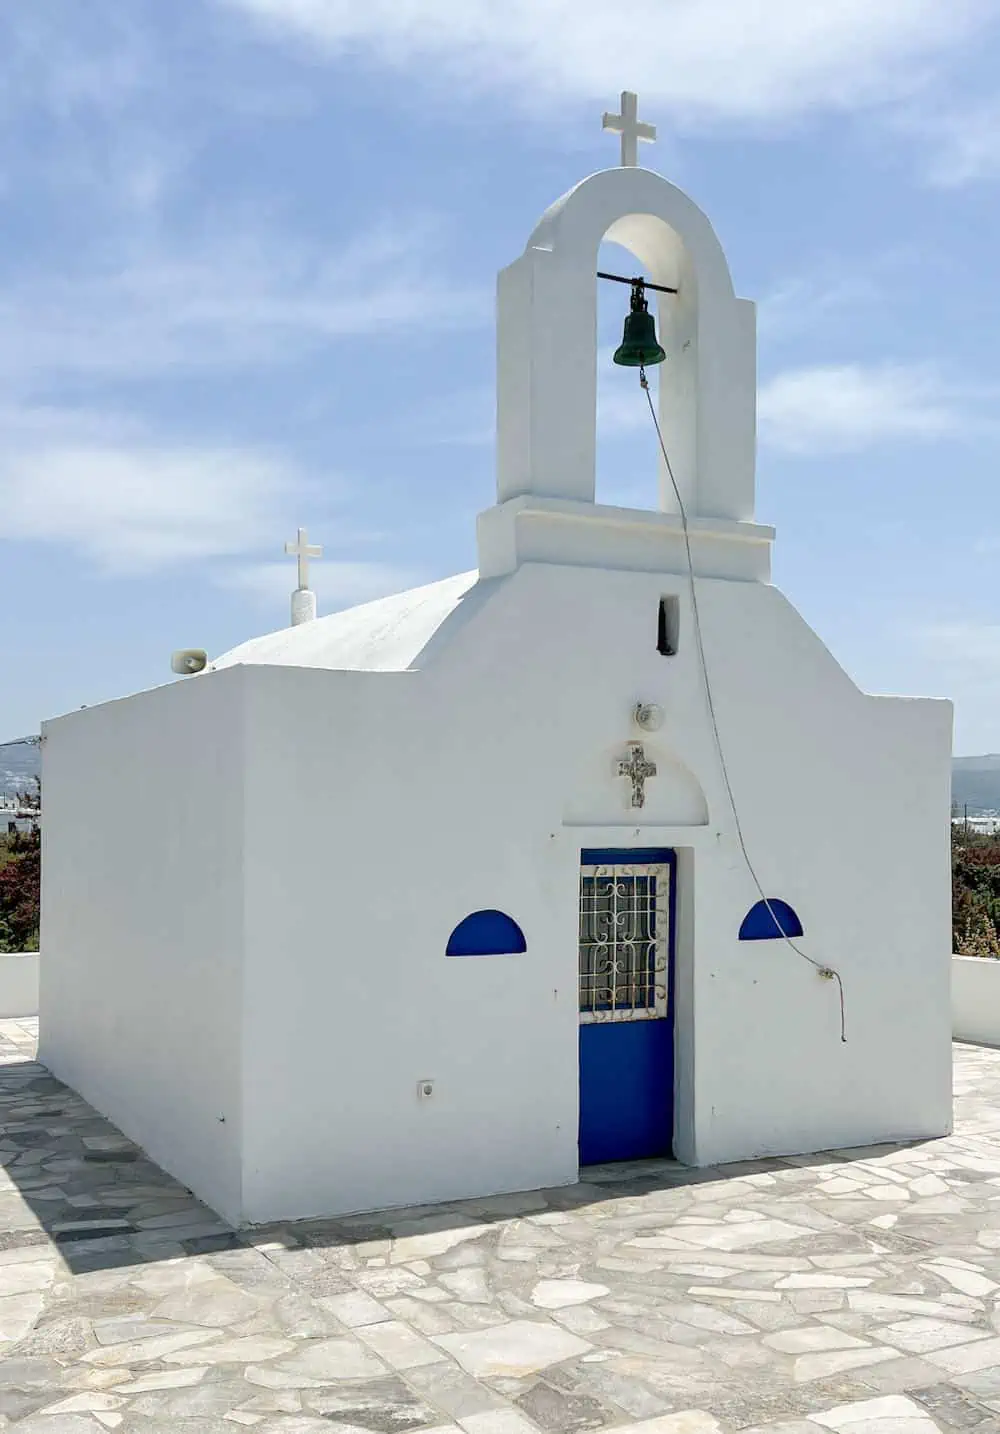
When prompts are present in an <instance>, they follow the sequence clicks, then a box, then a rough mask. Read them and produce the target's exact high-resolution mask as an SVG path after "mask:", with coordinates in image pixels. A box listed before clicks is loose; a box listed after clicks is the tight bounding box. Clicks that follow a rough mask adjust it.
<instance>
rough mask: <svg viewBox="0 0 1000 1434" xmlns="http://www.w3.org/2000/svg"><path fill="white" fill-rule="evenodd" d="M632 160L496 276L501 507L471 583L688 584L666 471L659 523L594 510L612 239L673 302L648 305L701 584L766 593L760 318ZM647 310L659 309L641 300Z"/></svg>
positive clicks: (682, 213)
mask: <svg viewBox="0 0 1000 1434" xmlns="http://www.w3.org/2000/svg"><path fill="white" fill-rule="evenodd" d="M624 99H625V97H623V101H624ZM623 114H624V104H623ZM607 118H609V117H607V116H606V119H607ZM610 118H612V119H615V118H617V119H619V120H621V117H610ZM608 127H614V126H608ZM647 128H650V129H651V126H650V127H647ZM640 137H641V138H650V137H651V136H650V135H641V136H640ZM633 148H634V147H633ZM624 152H625V147H624V132H623V155H624ZM630 158H631V163H627V162H626V163H623V165H622V166H620V167H619V168H616V169H608V170H601V171H600V172H599V173H597V174H592V175H591V176H590V177H589V178H588V179H585V180H583V181H582V182H581V183H580V184H578V185H577V186H576V187H575V188H574V189H571V190H570V191H569V192H568V193H567V194H565V195H563V197H562V198H561V199H559V200H557V201H556V203H555V204H553V205H552V206H551V208H550V209H548V210H547V211H546V212H545V214H543V215H542V218H541V219H540V220H539V222H538V224H537V225H536V227H535V229H534V231H533V233H532V234H531V236H530V238H529V239H528V243H527V246H526V248H525V251H524V253H523V254H522V255H521V256H520V258H518V259H515V261H514V262H513V263H512V264H510V265H509V266H508V267H507V268H506V269H504V270H502V271H501V273H500V275H499V279H498V284H497V504H496V506H495V507H493V508H491V509H488V510H487V511H486V512H485V513H483V514H481V515H480V519H479V551H480V572H481V573H482V574H483V576H497V575H499V574H500V573H503V572H510V571H512V570H513V569H514V568H516V567H517V566H518V565H519V564H520V563H521V562H524V561H536V562H538V561H541V562H546V561H548V562H557V563H571V564H576V565H579V564H583V565H587V566H594V565H596V566H606V567H613V568H633V569H635V568H638V569H642V570H647V571H667V572H683V571H684V570H685V562H686V559H685V557H684V551H683V533H682V530H681V524H680V513H679V511H678V504H677V501H676V498H675V496H674V492H673V485H672V484H671V483H670V481H669V477H668V474H667V473H666V471H665V466H664V465H663V464H662V462H661V470H662V471H661V473H660V483H659V505H658V509H657V510H656V511H654V512H649V511H646V510H639V509H626V508H612V507H607V506H601V505H598V504H596V503H595V501H594V493H595V465H596V421H597V287H596V286H597V284H598V282H600V281H599V280H598V278H597V256H598V250H599V248H600V245H601V243H602V241H603V240H605V239H608V240H612V241H614V242H615V243H616V244H620V245H622V246H623V247H624V248H626V249H628V250H629V251H630V253H632V254H633V255H634V256H635V258H636V260H637V262H638V264H639V265H640V266H641V269H642V271H643V277H644V278H645V279H647V280H648V281H650V284H651V285H656V286H659V287H660V288H661V289H669V290H674V291H676V292H673V293H657V294H656V300H657V303H656V308H657V314H656V319H657V327H658V330H659V336H660V342H661V344H662V345H663V348H664V349H665V351H666V361H665V363H664V364H663V365H662V367H661V369H660V383H659V415H658V417H659V422H660V426H661V429H662V432H663V436H664V440H665V443H666V445H667V449H668V452H669V454H670V461H671V466H672V468H673V472H674V476H675V478H676V480H677V485H678V488H679V490H680V493H681V497H682V500H683V503H684V508H685V511H686V514H687V519H688V524H689V533H690V538H691V549H692V556H693V559H694V563H695V567H696V570H697V571H698V572H700V573H702V574H703V575H705V576H718V577H732V578H741V579H744V580H747V579H748V580H763V581H767V579H768V577H769V573H770V544H771V540H772V539H773V536H774V533H773V529H771V528H767V527H763V526H761V525H758V524H757V523H755V522H754V464H755V442H756V434H755V425H756V314H755V309H754V305H753V304H752V303H751V302H749V301H748V300H746V299H740V298H737V297H736V295H735V293H734V292H733V285H732V279H731V277H730V274H729V267H728V264H727V263H726V258H725V255H724V253H723V251H722V247H721V245H720V244H719V241H718V239H717V238H716V236H715V233H714V232H713V230H712V227H711V225H710V223H709V221H708V219H707V218H706V216H705V215H704V214H703V213H702V211H701V210H700V209H699V208H698V207H697V205H695V204H694V203H693V201H692V200H691V199H689V198H688V197H687V195H686V194H684V193H683V192H682V191H681V190H679V189H678V188H677V187H676V186H675V185H673V184H670V183H669V182H668V181H667V180H666V179H664V178H663V177H662V176H661V175H658V174H655V173H653V172H652V171H651V170H647V169H640V168H638V167H637V166H636V164H635V159H634V156H633V154H632V151H631V150H630ZM624 292H626V293H627V290H626V291H624ZM646 297H647V299H648V300H649V301H650V304H651V306H652V301H653V293H652V292H651V291H650V290H647V293H646ZM624 307H625V306H624V305H623V309H624ZM636 387H637V392H636V402H637V403H639V402H643V399H642V395H641V393H640V391H639V389H638V380H637V384H636Z"/></svg>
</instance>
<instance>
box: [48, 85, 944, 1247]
mask: <svg viewBox="0 0 1000 1434" xmlns="http://www.w3.org/2000/svg"><path fill="white" fill-rule="evenodd" d="M606 126H607V127H611V128H615V129H617V130H618V131H619V132H620V133H621V135H622V164H621V165H620V166H619V167H617V168H614V169H608V170H604V171H602V172H600V173H597V174H593V175H591V176H590V177H589V178H587V179H584V180H583V181H582V182H581V183H580V184H578V185H577V186H576V187H575V188H574V189H572V190H570V191H569V193H567V194H565V195H563V197H562V198H561V199H559V200H557V201H556V203H555V204H553V205H552V207H551V208H550V209H548V210H547V211H546V213H545V214H543V215H542V217H541V219H540V220H539V222H538V224H537V226H536V227H535V229H534V230H533V232H532V233H531V235H530V236H529V238H528V242H527V245H526V248H525V250H524V253H523V254H521V255H520V256H519V257H518V258H516V259H515V260H514V262H513V263H512V264H510V265H509V267H507V268H506V269H504V270H503V272H502V273H501V274H500V276H499V283H498V290H497V343H498V379H497V500H496V503H495V505H494V506H493V507H492V508H489V509H488V510H487V511H486V512H484V513H482V514H481V515H480V517H479V521H478V553H479V568H478V571H477V572H472V573H465V574H462V575H460V576H458V577H453V578H448V579H446V580H445V581H443V582H438V583H433V584H431V585H430V586H428V587H423V588H418V589H417V590H415V591H412V592H406V593H401V594H399V595H397V596H394V597H389V598H385V599H383V600H381V601H378V602H373V603H367V604H365V605H364V606H362V607H358V608H354V609H352V610H350V611H347V612H338V613H334V614H332V615H331V616H327V617H319V618H315V619H313V612H314V607H313V605H312V604H311V603H310V601H309V596H308V594H305V595H304V594H303V593H300V594H298V595H297V600H296V604H297V605H296V609H295V616H296V621H295V622H294V623H293V625H292V626H290V627H289V628H286V629H284V630H282V631H279V632H275V633H271V634H269V635H267V636H263V637H258V638H255V639H253V640H251V641H249V642H246V643H244V644H242V645H241V646H240V647H237V648H235V649H234V650H233V651H231V652H228V653H226V654H225V655H223V656H221V657H217V658H215V659H214V660H213V661H211V662H209V663H208V664H207V666H206V667H205V669H204V670H203V671H201V672H199V673H198V675H196V676H192V677H188V678H185V679H183V680H181V681H177V682H173V683H170V684H168V685H165V686H162V687H158V688H156V689H154V690H152V691H147V692H140V693H137V694H135V695H133V696H131V697H127V698H125V699H123V700H121V701H116V702H109V703H106V704H104V705H102V706H98V707H92V708H89V709H86V710H82V711H78V712H73V713H71V714H69V715H67V716H64V717H60V718H58V719H56V720H54V721H50V722H48V723H47V724H46V725H45V728H44V744H43V753H44V786H45V802H46V821H45V826H44V837H43V840H44V856H43V871H44V882H43V893H42V939H41V946H42V953H43V959H42V990H41V1048H40V1059H41V1060H42V1061H44V1063H45V1064H46V1065H47V1066H48V1067H49V1068H50V1069H51V1070H52V1071H53V1072H54V1073H55V1074H56V1075H57V1076H59V1077H60V1078H61V1079H62V1080H64V1081H66V1082H68V1083H69V1084H70V1085H71V1086H73V1087H74V1088H75V1089H76V1090H78V1091H80V1092H81V1093H82V1094H83V1095H84V1096H85V1097H86V1098H87V1099H88V1100H89V1101H90V1102H92V1104H93V1105H95V1106H96V1107H97V1109H98V1110H99V1111H101V1112H102V1113H104V1114H105V1115H107V1116H109V1117H110V1118H111V1120H113V1121H114V1122H115V1123H116V1124H117V1125H118V1126H120V1127H121V1129H122V1130H123V1131H124V1132H125V1133H126V1134H127V1135H129V1136H130V1137H132V1138H133V1139H134V1140H136V1141H137V1142H139V1143H140V1144H141V1145H142V1146H143V1147H144V1148H145V1149H146V1150H147V1151H148V1152H149V1154H150V1155H151V1156H152V1157H153V1158H154V1159H155V1160H157V1161H158V1162H159V1163H160V1164H161V1165H162V1166H164V1167H165V1168H166V1169H167V1170H168V1171H169V1172H171V1173H172V1174H173V1175H175V1176H176V1177H177V1178H178V1179H179V1180H181V1181H183V1182H184V1184H186V1185H187V1186H189V1187H190V1188H191V1189H192V1190H194V1191H195V1193H196V1194H198V1195H199V1196H201V1197H202V1198H203V1199H204V1200H205V1201H207V1203H208V1204H209V1205H211V1206H213V1207H214V1208H215V1209H217V1210H218V1211H220V1212H221V1214H222V1215H223V1216H225V1217H226V1218H227V1219H228V1220H229V1221H231V1222H232V1223H234V1224H250V1223H256V1222H262V1221H267V1220H272V1219H278V1218H294V1217H299V1216H303V1217H304V1216H320V1215H332V1214H340V1213H346V1212H357V1211H368V1210H375V1209H379V1208H383V1207H388V1206H400V1205H408V1204H417V1203H426V1202H432V1201H438V1200H446V1199H452V1198H456V1197H461V1196H477V1195H491V1194H496V1193H499V1192H506V1191H516V1190H526V1189H531V1188H536V1187H545V1186H555V1185H560V1184H567V1183H571V1182H574V1181H576V1180H577V1179H578V1178H579V1171H580V1167H581V1165H583V1166H586V1165H590V1164H593V1163H601V1162H609V1161H629V1160H639V1159H644V1158H649V1157H670V1156H672V1157H674V1158H675V1159H676V1160H678V1161H681V1162H684V1163H687V1164H690V1165H698V1166H703V1165H714V1164H717V1163H721V1162H727V1161H735V1160H742V1159H746V1158H749V1157H755V1156H760V1155H766V1154H788V1153H800V1152H811V1151H818V1150H826V1149H831V1148H836V1147H854V1146H860V1145H865V1144H869V1143H874V1142H882V1141H895V1140H913V1139H917V1138H921V1137H928V1136H936V1135H942V1134H944V1133H946V1132H947V1131H948V1130H949V1129H950V1124H951V1038H950V1008H949V959H950V935H951V932H950V885H949V847H948V843H949V830H948V828H949V823H948V814H949V800H950V794H949V782H950V752H951V707H950V704H948V703H946V702H939V701H926V700H922V699H921V700H911V699H903V698H895V697H873V696H869V695H867V694H865V693H863V692H861V691H859V690H858V688H857V687H856V686H855V684H854V683H853V682H852V681H851V679H850V678H849V677H848V676H847V675H846V674H845V672H844V671H843V670H842V669H841V668H840V667H839V666H838V665H837V662H836V661H835V659H834V658H833V657H832V656H831V654H830V653H829V652H828V651H827V649H826V648H825V647H824V645H823V643H822V641H821V640H820V639H819V638H818V637H817V636H816V634H815V633H814V632H812V631H811V629H810V628H809V627H808V626H807V624H806V623H805V622H804V621H803V619H802V618H801V617H800V616H799V614H798V613H797V612H796V611H795V609H794V608H793V607H792V605H791V604H790V603H789V602H788V600H787V599H786V598H785V597H784V596H783V595H782V594H781V593H780V592H779V591H778V589H777V588H775V587H774V586H772V584H771V582H770V562H771V546H772V543H773V541H774V530H773V529H772V528H770V527H768V526H766V525H764V524H762V523H758V522H757V521H756V518H755V512H754V484H755V473H754V465H755V397H756V377H755V363H756V358H755V343H756V341H755V311H754V306H753V304H752V303H750V302H749V301H747V300H745V299H741V298H737V297H736V295H735V293H734V291H733V285H732V280H731V278H730V274H729V269H728V266H727V263H726V258H725V255H724V254H723V252H722V249H721V247H720V245H719V243H718V240H717V239H716V237H715V234H714V233H713V230H712V227H711V225H710V223H709V221H708V219H707V218H706V217H705V215H704V214H703V213H702V212H701V211H700V210H699V209H698V208H697V206H696V205H695V204H694V203H693V202H692V201H691V200H690V199H689V198H688V197H687V196H686V195H685V194H683V193H682V192H681V191H680V190H679V189H677V188H676V187H675V186H674V185H672V184H670V183H668V181H667V180H665V179H663V178H661V177H660V176H659V175H657V174H655V173H653V172H651V171H650V170H646V169H642V168H639V167H638V166H637V164H636V140H637V139H638V138H647V137H651V134H650V129H649V127H645V126H640V125H639V124H638V122H637V120H636V111H635V104H634V97H633V96H631V95H626V96H623V105H622V112H621V115H620V116H613V117H612V116H607V117H606ZM604 240H612V241H614V242H615V243H616V244H618V245H621V246H624V248H625V249H627V250H629V251H630V252H631V254H632V255H633V256H634V260H635V266H636V273H637V274H638V273H641V275H642V277H643V278H644V280H645V281H646V283H645V287H642V286H639V285H636V284H632V283H631V280H632V277H633V276H629V275H624V276H621V277H623V278H625V279H626V280H628V281H629V283H630V284H631V288H627V287H625V286H622V287H621V289H620V293H621V296H622V299H623V301H625V300H628V299H629V297H630V294H631V303H632V309H633V312H632V314H631V318H630V323H631V324H632V329H631V337H630V339H629V336H628V335H627V336H626V344H625V345H624V347H625V348H626V349H629V343H630V344H631V348H630V350H629V352H626V353H625V355H624V358H625V360H626V361H627V362H630V363H632V364H634V365H638V363H639V362H644V363H648V364H650V365H652V364H653V363H654V362H655V361H656V360H657V358H658V357H659V355H658V353H657V352H655V351H654V349H652V348H650V347H649V343H650V342H651V343H652V345H654V346H655V343H656V335H652V336H651V335H650V320H651V319H652V318H653V317H654V315H653V314H652V313H650V315H649V317H648V318H647V317H646V315H645V313H644V311H643V304H644V303H645V302H648V303H650V304H651V305H653V306H654V307H655V323H656V332H657V334H658V338H659V342H660V344H662V346H663V350H664V351H665V354H666V362H665V363H663V364H662V366H661V367H660V368H659V392H658V400H657V403H656V406H655V408H654V407H653V404H652V398H651V396H650V399H649V402H650V407H651V412H650V424H651V432H652V422H653V416H654V414H655V417H656V419H657V421H658V423H659V428H660V432H661V434H662V438H663V450H662V451H663V453H664V455H665V457H664V461H663V462H662V465H661V468H662V471H661V473H660V496H659V506H658V508H657V510H656V511H646V510H637V509H630V508H620V507H610V506H602V505H598V504H597V503H595V486H594V481H595V480H594V473H595V408H596V365H597V349H596V304H597V299H596V294H597V285H598V283H603V282H605V281H604V280H599V279H598V278H597V269H598V250H599V248H600V245H601V243H602V241H604ZM622 308H623V313H624V312H625V308H626V304H625V302H623V305H622ZM635 372H636V384H637V389H636V402H637V404H642V405H645V404H646V402H647V393H649V394H650V395H651V390H642V389H640V388H639V373H640V370H639V368H638V367H636V368H635ZM304 546H305V544H304V543H300V544H299V547H300V548H301V547H304ZM303 556H305V554H304V555H303ZM850 582H851V577H850V560H849V555H847V554H845V555H844V564H843V584H844V588H845V592H846V591H847V589H848V588H849V585H850ZM302 587H303V588H304V587H305V583H304V582H303V583H302ZM275 774H280V780H279V781H276V780H275ZM109 781H113V783H114V789H115V792H116V800H115V804H114V809H113V810H112V809H110V808H109V807H108V806H107V804H106V802H105V800H104V794H105V793H106V791H107V789H108V784H109ZM804 809H808V811H809V812H810V813H812V818H811V820H809V822H808V824H804V821H803V818H802V812H803V810H804ZM881 811H892V812H894V813H895V814H896V820H895V821H894V823H893V828H892V831H891V834H890V833H888V832H887V831H886V830H884V829H883V827H882V826H881V824H880V822H879V820H878V818H877V813H879V812H881Z"/></svg>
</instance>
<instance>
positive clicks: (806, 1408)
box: [0, 1021, 1000, 1434]
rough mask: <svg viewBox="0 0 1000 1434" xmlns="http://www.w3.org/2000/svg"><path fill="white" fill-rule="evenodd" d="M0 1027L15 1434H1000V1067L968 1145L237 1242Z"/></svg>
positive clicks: (783, 1164) (289, 1228) (6, 1371)
mask: <svg viewBox="0 0 1000 1434" xmlns="http://www.w3.org/2000/svg"><path fill="white" fill-rule="evenodd" d="M34 1039H35V1032H34V1025H33V1023H29V1022H11V1021H7V1022H0V1430H6V1429H10V1430H12V1431H17V1434H104V1431H105V1430H108V1429H117V1430H120V1431H121V1434H232V1431H233V1430H235V1429H238V1428H239V1427H241V1426H244V1427H247V1428H252V1429H255V1430H257V1431H259V1434H409V1431H411V1430H413V1431H427V1434H538V1431H542V1434H577V1431H587V1430H603V1429H607V1430H614V1431H615V1434H623V1431H627V1434H737V1431H742V1434H751V1431H752V1434H763V1431H768V1434H823V1431H830V1430H832V1431H837V1434H934V1431H935V1430H938V1431H950V1432H951V1431H953V1432H954V1434H957V1431H962V1434H967V1431H978V1434H1000V1300H998V1298H997V1296H998V1291H1000V1051H993V1050H984V1049H979V1048H976V1047H972V1046H956V1048H955V1061H956V1094H957V1114H958V1125H957V1133H956V1134H955V1135H954V1136H953V1137H951V1138H950V1139H946V1140H938V1141H931V1142H926V1143H922V1144H918V1145H911V1146H905V1147H895V1146H893V1147H881V1148H878V1149H869V1150H855V1151H839V1152H835V1153H833V1154H827V1155H817V1156H808V1157H801V1158H796V1159H784V1160H760V1161H755V1162H753V1163H747V1164H743V1165H738V1166H727V1167H724V1168H719V1169H711V1170H699V1171H692V1170H685V1169H683V1168H681V1167H679V1166H676V1165H673V1164H672V1163H669V1162H666V1161H662V1162H646V1163H644V1164H642V1165H637V1166H620V1167H610V1166H609V1167H604V1168H599V1169H595V1170H591V1171H588V1172H586V1182H585V1183H582V1184H579V1185H575V1186H572V1187H569V1188H566V1189H560V1190H544V1191H533V1192H531V1193H528V1194H524V1195H511V1196H503V1197H498V1198H495V1199H488V1200H465V1201H460V1202H453V1203H451V1204H448V1205H443V1206H435V1207H425V1208H421V1209H414V1210H405V1211H393V1212H390V1213H383V1214H375V1215H365V1216H359V1217H355V1218H353V1219H340V1220H330V1221H322V1222H320V1221H309V1222H304V1223H297V1224H289V1225H281V1226H273V1227H268V1228H266V1229H253V1230H248V1231H241V1232H239V1233H237V1232H234V1231H232V1230H231V1229H229V1227H228V1226H226V1225H224V1224H223V1223H222V1222H221V1221H219V1220H218V1218H217V1217H216V1216H214V1215H213V1214H212V1213H211V1211H209V1210H207V1209H206V1208H205V1207H204V1206H202V1205H200V1204H199V1203H198V1202H197V1201H196V1200H194V1199H193V1198H192V1197H191V1195H190V1194H189V1192H188V1191H186V1190H184V1189H183V1188H182V1187H181V1186H180V1185H178V1184H177V1183H176V1182H175V1181H173V1180H171V1179H170V1178H169V1177H168V1176H167V1175H165V1174H164V1173H163V1172H162V1171H161V1170H159V1169H158V1168H157V1167H156V1166H155V1165H153V1164H152V1163H151V1162H150V1161H149V1160H147V1159H146V1158H145V1157H144V1155H143V1153H142V1152H141V1151H140V1150H138V1149H137V1148H136V1147H135V1146H134V1145H132V1144H130V1142H129V1141H127V1140H126V1139H125V1138H124V1137H123V1136H121V1135H120V1134H119V1133H118V1131H116V1130H115V1129H114V1127H112V1126H111V1125H109V1124H108V1122H107V1121H105V1120H103V1119H102V1118H101V1117H100V1116H98V1115H97V1114H96V1112H95V1111H94V1110H92V1109H91V1108H90V1107H89V1106H88V1105H86V1104H85V1103H84V1102H83V1101H82V1100H81V1099H80V1098H79V1097H78V1096H76V1095H74V1094H73V1093H72V1092H71V1091H69V1090H68V1089H67V1088H66V1087H65V1086H63V1085H60V1083H59V1082H58V1081H56V1080H54V1079H53V1078H52V1077H51V1076H49V1075H48V1074H47V1072H46V1071H45V1070H44V1069H43V1068H42V1067H41V1066H39V1065H36V1064H34V1063H33V1055H34Z"/></svg>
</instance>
